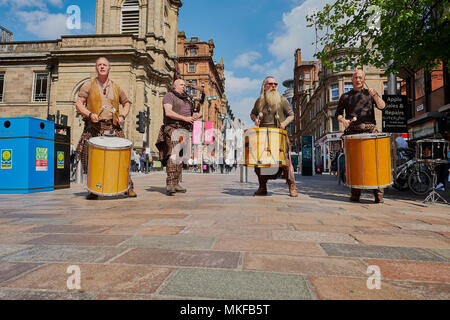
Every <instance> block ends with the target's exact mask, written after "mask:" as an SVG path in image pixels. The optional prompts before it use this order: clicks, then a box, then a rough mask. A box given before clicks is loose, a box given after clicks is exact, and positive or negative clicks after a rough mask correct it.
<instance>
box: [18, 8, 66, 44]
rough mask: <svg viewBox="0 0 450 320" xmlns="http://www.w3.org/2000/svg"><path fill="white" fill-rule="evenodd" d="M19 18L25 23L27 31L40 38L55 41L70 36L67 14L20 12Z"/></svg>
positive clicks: (37, 11) (36, 11)
mask: <svg viewBox="0 0 450 320" xmlns="http://www.w3.org/2000/svg"><path fill="white" fill-rule="evenodd" d="M17 15H18V17H19V18H20V19H21V20H22V21H23V22H24V23H25V30H27V31H28V32H30V33H32V34H34V35H35V36H38V37H40V38H47V39H55V38H58V37H59V36H61V35H63V34H70V31H69V30H68V29H67V26H66V20H67V17H66V15H65V14H62V13H57V14H52V13H49V12H47V11H39V10H35V11H30V12H27V11H19V12H17Z"/></svg>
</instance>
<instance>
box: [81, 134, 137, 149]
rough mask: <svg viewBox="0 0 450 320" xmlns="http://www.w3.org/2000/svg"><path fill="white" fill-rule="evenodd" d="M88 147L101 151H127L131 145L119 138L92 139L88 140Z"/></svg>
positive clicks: (129, 142)
mask: <svg viewBox="0 0 450 320" xmlns="http://www.w3.org/2000/svg"><path fill="white" fill-rule="evenodd" d="M88 142H89V145H92V146H94V147H99V148H103V149H128V148H130V147H131V146H132V145H133V143H132V142H131V141H130V140H127V139H123V138H119V137H103V136H102V137H94V138H91V139H89V141H88Z"/></svg>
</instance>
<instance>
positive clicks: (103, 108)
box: [98, 106, 108, 118]
mask: <svg viewBox="0 0 450 320" xmlns="http://www.w3.org/2000/svg"><path fill="white" fill-rule="evenodd" d="M106 109H108V107H107V106H103V107H102V111H100V113H99V114H98V117H99V118H100V115H101V114H102V113H103V111H105V110H106Z"/></svg>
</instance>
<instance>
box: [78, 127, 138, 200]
mask: <svg viewBox="0 0 450 320" xmlns="http://www.w3.org/2000/svg"><path fill="white" fill-rule="evenodd" d="M88 143H89V156H88V161H89V163H88V177H87V178H88V179H87V184H86V188H87V190H88V191H90V192H92V193H94V194H97V195H101V196H116V195H119V194H124V193H125V192H126V191H128V188H129V187H128V179H129V176H130V175H129V172H130V160H131V148H132V147H133V143H132V142H131V141H129V140H127V139H122V138H118V137H103V136H102V137H95V138H91V139H89V141H88Z"/></svg>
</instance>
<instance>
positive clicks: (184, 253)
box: [110, 248, 240, 269]
mask: <svg viewBox="0 0 450 320" xmlns="http://www.w3.org/2000/svg"><path fill="white" fill-rule="evenodd" d="M239 260H240V253H237V252H222V251H207V250H204V251H191V250H168V249H150V248H137V249H133V250H131V251H129V252H127V253H125V254H124V255H122V256H121V257H119V258H117V259H114V260H112V261H110V263H111V264H117V263H120V264H132V265H141V264H148V265H158V266H175V267H203V268H223V269H234V268H237V266H238V263H239Z"/></svg>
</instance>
